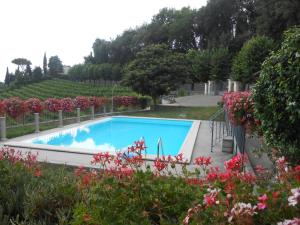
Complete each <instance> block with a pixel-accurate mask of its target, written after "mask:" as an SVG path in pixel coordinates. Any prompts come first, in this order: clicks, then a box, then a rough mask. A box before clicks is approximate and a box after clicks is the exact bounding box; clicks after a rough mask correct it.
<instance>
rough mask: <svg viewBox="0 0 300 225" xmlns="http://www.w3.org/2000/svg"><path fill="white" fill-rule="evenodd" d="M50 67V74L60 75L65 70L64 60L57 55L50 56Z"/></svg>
mask: <svg viewBox="0 0 300 225" xmlns="http://www.w3.org/2000/svg"><path fill="white" fill-rule="evenodd" d="M48 67H49V74H50V75H58V74H60V73H62V72H63V65H62V62H61V60H60V59H59V57H58V56H57V55H56V56H51V57H50V59H49V63H48Z"/></svg>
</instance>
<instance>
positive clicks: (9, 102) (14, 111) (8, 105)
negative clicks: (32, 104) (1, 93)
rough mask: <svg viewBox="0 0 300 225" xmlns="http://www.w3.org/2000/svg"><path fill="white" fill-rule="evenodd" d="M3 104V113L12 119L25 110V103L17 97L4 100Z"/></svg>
mask: <svg viewBox="0 0 300 225" xmlns="http://www.w3.org/2000/svg"><path fill="white" fill-rule="evenodd" d="M3 104H4V107H5V112H6V113H7V114H8V115H9V116H10V117H12V118H14V119H16V118H18V117H20V116H21V115H23V114H24V113H25V112H26V110H27V108H26V105H25V102H24V101H22V100H21V99H20V98H18V97H11V98H8V99H5V100H4V101H3Z"/></svg>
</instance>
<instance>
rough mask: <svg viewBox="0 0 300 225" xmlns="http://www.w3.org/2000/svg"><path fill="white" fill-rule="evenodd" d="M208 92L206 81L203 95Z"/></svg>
mask: <svg viewBox="0 0 300 225" xmlns="http://www.w3.org/2000/svg"><path fill="white" fill-rule="evenodd" d="M207 94H208V83H204V95H207Z"/></svg>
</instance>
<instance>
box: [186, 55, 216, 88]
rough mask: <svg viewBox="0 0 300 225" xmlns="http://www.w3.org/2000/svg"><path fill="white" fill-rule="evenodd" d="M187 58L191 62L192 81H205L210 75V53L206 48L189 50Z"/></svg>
mask: <svg viewBox="0 0 300 225" xmlns="http://www.w3.org/2000/svg"><path fill="white" fill-rule="evenodd" d="M187 58H188V60H189V62H190V64H191V79H192V81H193V82H207V81H208V79H209V75H210V70H211V65H210V63H211V62H210V61H211V60H210V58H211V53H210V51H208V50H202V51H197V50H189V51H188V53H187Z"/></svg>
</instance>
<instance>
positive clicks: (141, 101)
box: [138, 96, 151, 109]
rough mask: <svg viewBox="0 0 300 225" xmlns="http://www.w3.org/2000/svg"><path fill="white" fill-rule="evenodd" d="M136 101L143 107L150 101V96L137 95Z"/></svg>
mask: <svg viewBox="0 0 300 225" xmlns="http://www.w3.org/2000/svg"><path fill="white" fill-rule="evenodd" d="M138 101H139V104H140V107H141V109H145V108H146V107H147V106H149V105H150V103H151V97H149V96H139V97H138Z"/></svg>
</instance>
